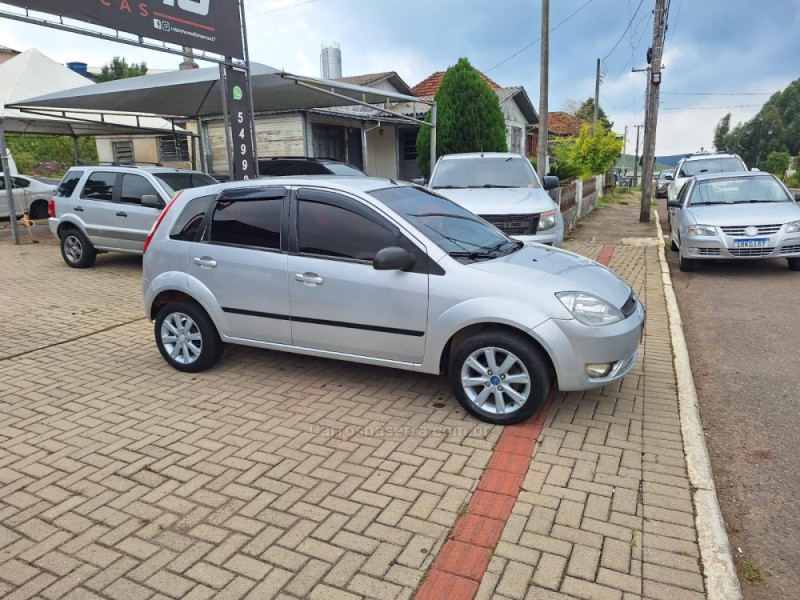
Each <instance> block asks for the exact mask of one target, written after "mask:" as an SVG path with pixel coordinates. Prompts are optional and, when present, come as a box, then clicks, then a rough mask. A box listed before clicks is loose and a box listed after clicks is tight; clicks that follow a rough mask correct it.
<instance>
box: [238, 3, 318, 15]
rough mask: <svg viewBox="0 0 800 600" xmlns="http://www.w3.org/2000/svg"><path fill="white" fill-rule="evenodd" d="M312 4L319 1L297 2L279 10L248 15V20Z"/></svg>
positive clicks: (274, 9)
mask: <svg viewBox="0 0 800 600" xmlns="http://www.w3.org/2000/svg"><path fill="white" fill-rule="evenodd" d="M312 2H319V0H305V2H298V3H297V4H290V5H289V6H281V7H280V8H273V9H271V10H265V11H262V12H260V13H255V14H254V15H248V18H251V19H252V18H253V17H260V16H261V15H268V14H270V13H274V12H278V11H281V10H286V9H287V8H297V7H298V6H303V5H304V4H311V3H312Z"/></svg>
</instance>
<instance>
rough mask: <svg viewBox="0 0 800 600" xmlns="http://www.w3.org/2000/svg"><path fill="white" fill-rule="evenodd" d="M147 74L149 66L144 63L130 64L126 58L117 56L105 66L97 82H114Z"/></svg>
mask: <svg viewBox="0 0 800 600" xmlns="http://www.w3.org/2000/svg"><path fill="white" fill-rule="evenodd" d="M146 74H147V65H146V64H145V63H144V62H140V63H139V64H138V65H137V64H136V63H131V64H128V62H127V61H126V60H125V59H124V58H120V57H119V56H115V57H114V58H113V59H112V60H111V62H110V63H106V64H105V65H103V68H102V69H101V71H100V75H98V76H97V78H96V79H95V81H97V83H102V82H104V81H113V80H115V79H125V78H127V77H138V76H139V75H146Z"/></svg>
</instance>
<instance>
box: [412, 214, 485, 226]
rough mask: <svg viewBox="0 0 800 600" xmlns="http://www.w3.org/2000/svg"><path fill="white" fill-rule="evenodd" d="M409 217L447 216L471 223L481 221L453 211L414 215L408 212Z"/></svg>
mask: <svg viewBox="0 0 800 600" xmlns="http://www.w3.org/2000/svg"><path fill="white" fill-rule="evenodd" d="M408 216H409V217H417V218H420V217H422V218H424V217H445V218H448V219H462V220H464V221H470V222H471V223H481V221H479V220H478V219H473V218H472V217H465V216H464V215H454V214H452V213H421V214H418V215H413V214H411V213H409V214H408ZM428 227H429V226H428Z"/></svg>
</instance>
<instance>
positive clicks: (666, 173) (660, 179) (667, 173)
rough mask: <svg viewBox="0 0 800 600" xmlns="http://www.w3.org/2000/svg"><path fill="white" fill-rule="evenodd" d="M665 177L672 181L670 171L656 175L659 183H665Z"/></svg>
mask: <svg viewBox="0 0 800 600" xmlns="http://www.w3.org/2000/svg"><path fill="white" fill-rule="evenodd" d="M667 177H669V178H670V179H672V171H671V170H669V171H661V173H659V175H658V180H659V181H666V180H667Z"/></svg>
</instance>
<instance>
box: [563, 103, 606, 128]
mask: <svg viewBox="0 0 800 600" xmlns="http://www.w3.org/2000/svg"><path fill="white" fill-rule="evenodd" d="M573 114H574V115H575V116H576V117H578V118H580V119H583V120H584V121H586V122H587V123H592V122H593V121H594V98H587V99H586V100H585V101H584V102H583V104H581V105H580V106H579V107H578V110H576V111H575V112H574V113H573ZM597 122H598V123H599V124H601V125H602V126H603V129H605V130H606V131H611V130H612V129H613V127H614V123H612V122H611V121H609V120H608V117H607V116H606V112H605V111H604V110H603V107H602V106H599V107H598V108H597Z"/></svg>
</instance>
